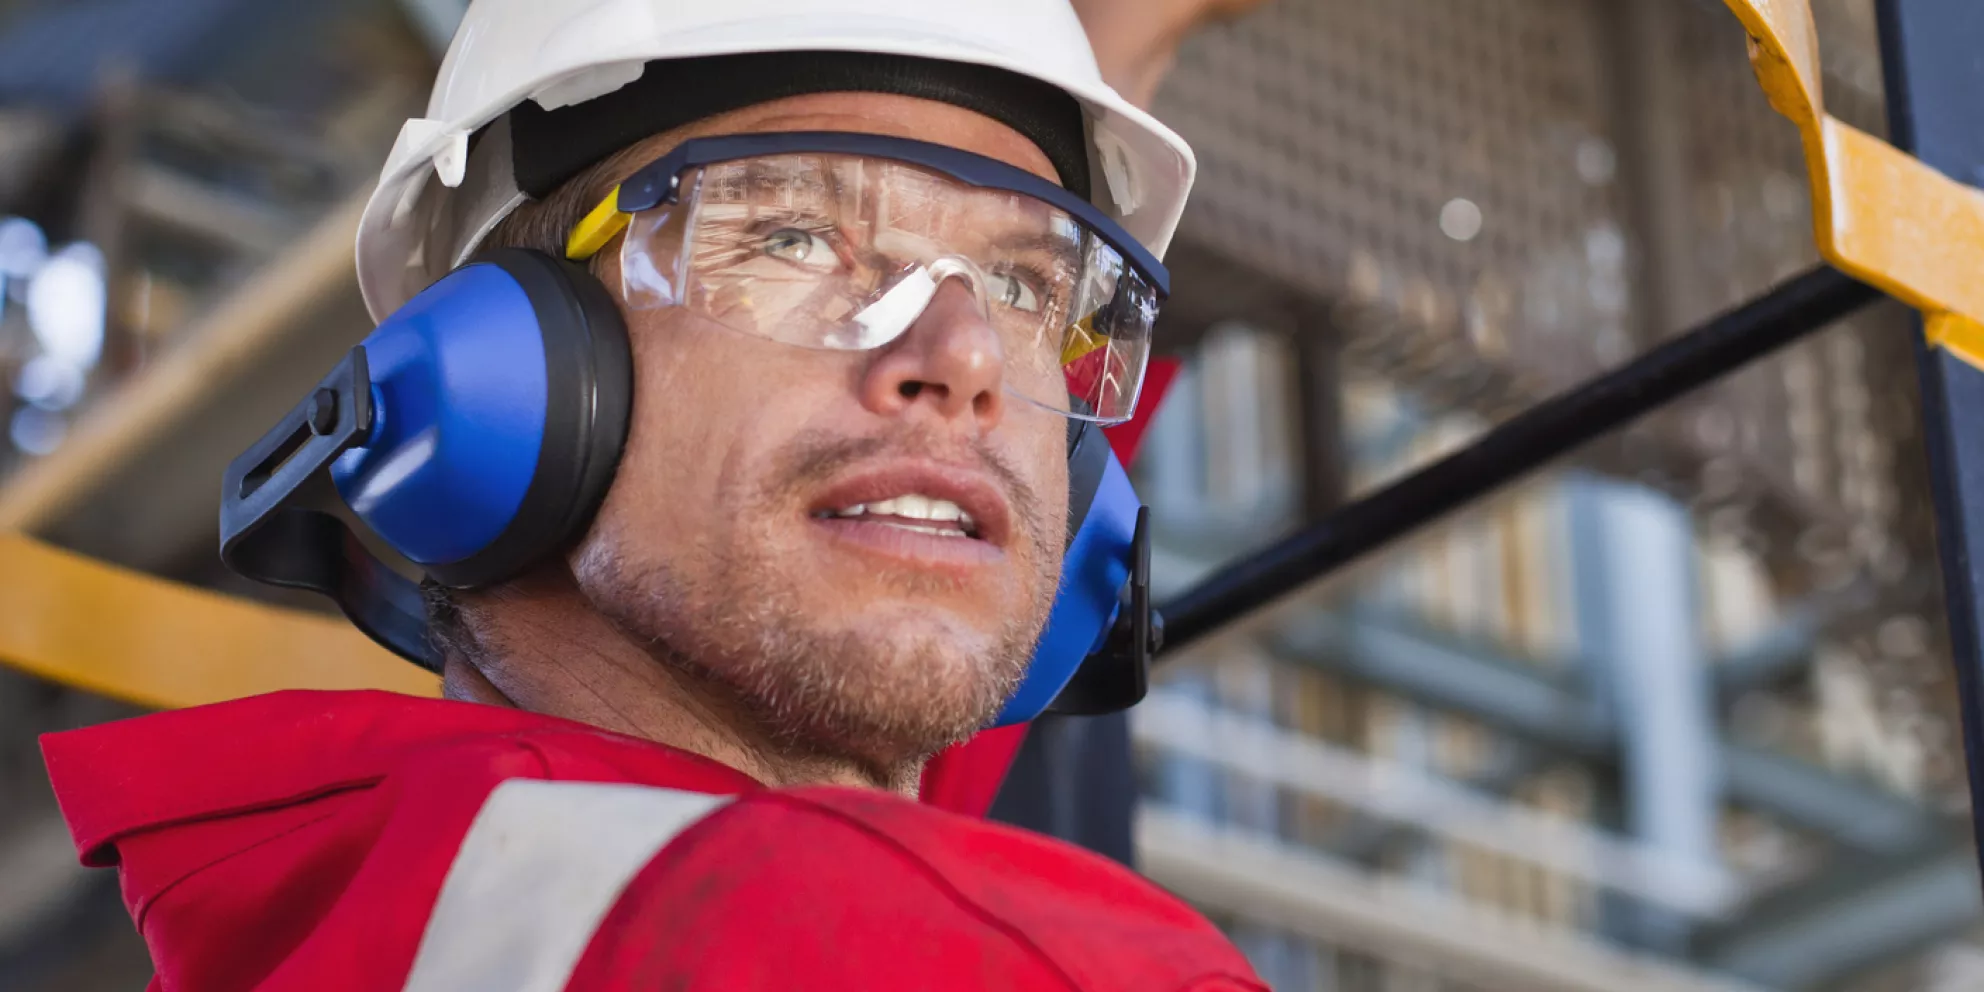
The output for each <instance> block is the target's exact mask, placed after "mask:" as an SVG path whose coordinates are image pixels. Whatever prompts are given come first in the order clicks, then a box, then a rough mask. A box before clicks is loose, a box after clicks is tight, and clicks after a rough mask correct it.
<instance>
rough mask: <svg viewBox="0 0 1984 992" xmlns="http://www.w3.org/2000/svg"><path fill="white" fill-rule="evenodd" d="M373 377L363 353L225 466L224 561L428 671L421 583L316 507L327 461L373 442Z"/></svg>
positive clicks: (432, 667) (431, 658)
mask: <svg viewBox="0 0 1984 992" xmlns="http://www.w3.org/2000/svg"><path fill="white" fill-rule="evenodd" d="M374 414H375V411H374V409H373V405H372V378H371V374H370V371H369V367H368V365H367V363H366V359H365V349H364V348H363V347H357V348H353V349H352V350H351V353H350V354H348V355H346V356H345V358H344V360H343V361H341V362H339V363H338V366H337V368H335V369H333V370H332V371H331V374H330V375H328V376H326V377H325V378H324V380H323V381H322V382H320V383H318V384H317V388H316V389H314V390H312V391H311V393H310V395H309V396H308V397H305V398H304V400H303V402H301V403H299V404H297V406H296V407H295V408H294V409H292V410H290V411H289V413H288V414H287V415H286V416H284V417H283V419H282V421H281V422H280V423H278V424H277V425H276V426H275V428H274V429H273V430H271V431H269V432H268V433H267V434H265V435H263V436H262V438H261V440H259V441H256V442H255V443H254V444H253V445H252V446H250V447H249V449H248V450H247V451H246V452H244V453H243V454H242V455H241V456H240V457H238V458H236V459H235V460H234V461H233V462H232V463H230V464H229V465H228V467H227V475H226V480H225V482H224V483H223V485H224V490H223V491H222V493H221V503H220V533H221V551H220V554H221V560H222V561H224V562H225V563H226V564H227V566H228V567H229V568H230V569H233V570H234V571H235V572H236V573H238V574H240V575H243V576H246V577H248V578H251V579H254V580H256V581H258V582H266V583H268V584H270V585H277V586H287V587H289V588H294V589H308V590H310V591H312V592H317V593H322V594H323V595H325V596H328V597H330V599H331V600H332V601H333V602H335V603H337V604H338V608H339V609H340V610H342V611H344V615H345V616H346V617H348V618H349V619H350V620H351V622H352V623H353V624H354V625H356V626H357V627H358V628H359V630H361V631H363V632H364V633H365V634H366V635H367V636H369V637H371V638H372V639H373V640H374V641H377V642H379V643H380V644H383V645H385V646H386V647H388V648H390V649H391V650H392V651H393V652H394V653H396V654H398V655H400V656H401V657H403V658H406V659H407V660H408V661H411V662H413V663H414V664H417V665H419V666H421V667H422V668H425V669H427V670H429V671H434V672H438V671H439V670H440V666H439V663H438V659H437V658H436V657H435V654H434V651H433V648H432V646H431V645H430V644H429V642H428V638H427V619H426V605H425V601H424V598H423V597H422V595H421V591H420V586H419V584H418V583H416V582H414V581H413V580H411V579H408V578H406V577H405V576H402V575H400V574H399V573H397V572H395V571H393V570H392V569H390V568H388V567H387V566H386V565H385V563H383V562H381V561H380V560H379V559H378V558H377V557H376V556H374V555H373V554H372V553H371V552H370V551H369V550H367V549H366V547H365V546H364V545H363V544H362V543H360V542H359V540H358V538H357V536H356V535H354V534H353V533H352V531H351V528H350V527H348V526H347V525H346V524H345V522H344V521H343V520H341V519H339V518H338V517H337V516H335V515H333V514H331V513H329V512H326V511H325V510H322V509H318V508H315V506H317V505H321V504H320V503H316V502H315V500H314V499H313V498H314V497H323V496H325V491H326V490H328V489H329V488H330V479H329V472H328V470H329V468H330V466H331V463H332V462H334V461H336V460H337V459H338V456H340V455H342V454H344V453H345V452H346V451H348V450H350V449H351V448H353V447H355V446H358V445H361V444H363V443H365V441H366V440H367V439H368V438H369V437H370V436H371V434H372V425H373V417H374Z"/></svg>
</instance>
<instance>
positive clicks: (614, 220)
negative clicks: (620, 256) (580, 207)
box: [565, 186, 634, 262]
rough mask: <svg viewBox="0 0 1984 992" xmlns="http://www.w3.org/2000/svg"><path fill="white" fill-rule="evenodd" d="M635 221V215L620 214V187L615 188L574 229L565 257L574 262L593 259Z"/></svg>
mask: <svg viewBox="0 0 1984 992" xmlns="http://www.w3.org/2000/svg"><path fill="white" fill-rule="evenodd" d="M633 219H634V215H633V214H625V213H621V212H620V187H618V186H615V187H613V191H612V192H610V193H608V194H606V199H604V200H601V201H599V206H597V207H594V208H592V213H589V214H587V215H586V216H585V219H584V220H581V221H579V224H578V226H577V227H574V228H572V236H571V238H569V239H568V240H566V242H565V257H566V258H569V259H571V260H572V261H574V262H583V261H586V260H587V259H590V258H592V257H593V256H594V255H597V254H599V252H600V249H602V248H605V247H606V243H607V242H609V241H612V240H613V238H614V236H615V235H617V234H619V233H620V232H621V231H624V230H626V229H627V225H628V223H630V222H631V221H633Z"/></svg>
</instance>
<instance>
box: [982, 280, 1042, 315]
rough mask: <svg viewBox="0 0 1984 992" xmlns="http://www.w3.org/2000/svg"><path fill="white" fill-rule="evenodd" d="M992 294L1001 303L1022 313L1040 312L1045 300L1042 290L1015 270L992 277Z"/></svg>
mask: <svg viewBox="0 0 1984 992" xmlns="http://www.w3.org/2000/svg"><path fill="white" fill-rule="evenodd" d="M991 283H992V286H991V289H992V295H993V298H994V299H995V300H997V301H998V303H999V305H1000V306H1002V307H1005V308H1006V309H1008V310H1018V311H1019V312H1021V313H1039V312H1040V308H1041V305H1042V303H1043V301H1042V300H1041V293H1040V290H1038V289H1036V288H1035V287H1034V285H1033V284H1032V283H1031V282H1028V281H1027V279H1026V277H1024V276H1022V275H1020V274H1018V273H1013V272H1004V273H999V274H997V275H994V276H993V277H992V279H991Z"/></svg>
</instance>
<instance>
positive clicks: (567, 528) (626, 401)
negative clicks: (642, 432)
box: [331, 249, 633, 588]
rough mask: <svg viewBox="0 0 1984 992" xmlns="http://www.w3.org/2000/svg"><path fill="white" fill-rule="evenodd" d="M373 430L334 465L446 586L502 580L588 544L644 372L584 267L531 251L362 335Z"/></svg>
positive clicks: (483, 263)
mask: <svg viewBox="0 0 1984 992" xmlns="http://www.w3.org/2000/svg"><path fill="white" fill-rule="evenodd" d="M363 347H364V349H365V354H366V357H367V359H368V360H369V362H370V364H371V378H372V394H373V403H374V406H375V407H376V409H377V415H376V422H375V425H374V427H373V429H372V432H371V434H370V436H369V437H367V438H366V439H365V440H364V441H363V442H362V444H361V445H360V446H359V447H357V448H354V449H353V450H351V451H349V452H347V453H346V454H345V455H343V456H342V457H341V458H339V459H338V461H337V462H336V463H335V464H334V465H333V466H332V468H331V477H332V480H333V481H334V482H336V484H337V488H338V493H339V495H341V496H342V497H343V498H344V501H345V503H346V504H347V505H349V506H350V507H351V509H352V511H353V512H354V513H356V514H357V516H358V518H359V519H360V520H362V521H364V522H365V525H366V526H367V527H368V528H370V529H371V530H372V531H373V532H374V533H376V534H378V535H379V536H380V537H381V538H383V539H384V540H385V541H386V543H387V544H389V545H391V546H392V547H393V549H394V550H396V551H398V552H400V553H401V554H403V555H405V556H406V557H407V558H408V559H409V560H411V561H412V562H414V563H415V564H417V565H419V566H420V567H421V568H422V569H424V570H425V571H426V572H427V574H428V575H429V576H430V577H432V578H433V579H434V580H435V581H437V582H440V583H441V584H443V585H447V586H454V587H457V588H470V587H474V586H479V585H485V584H488V583H492V582H498V581H501V580H503V579H505V578H508V577H510V576H513V575H515V574H517V573H518V572H520V571H522V570H523V569H525V568H526V567H528V566H529V565H530V564H531V563H533V562H535V561H537V560H538V559H540V558H542V557H543V556H545V555H547V554H550V553H552V552H554V551H556V550H558V549H559V548H560V547H561V546H563V545H564V544H565V543H566V542H568V541H570V540H572V539H574V538H575V537H577V536H578V534H579V533H580V532H581V530H582V529H583V528H584V527H585V526H586V524H587V523H588V522H589V521H590V519H591V516H592V513H593V511H594V510H596V509H597V508H598V506H599V503H600V501H601V500H602V499H604V498H605V495H606V489H607V487H608V486H609V485H610V484H611V483H612V480H613V471H614V469H615V468H616V467H617V465H618V463H619V460H620V451H621V448H622V446H623V445H624V444H625V443H626V439H627V418H628V415H629V411H630V409H631V403H632V396H633V382H632V368H633V362H632V358H631V356H630V354H629V351H628V343H627V331H626V328H625V325H624V324H623V323H622V321H621V317H620V313H619V310H618V309H617V308H616V307H615V306H614V304H613V300H612V298H611V297H610V296H608V295H607V292H606V290H605V288H604V287H602V286H601V285H600V284H599V282H598V280H596V279H594V278H592V277H591V275H590V274H588V273H586V272H585V270H584V269H582V268H581V267H579V266H577V265H574V264H572V263H569V262H564V261H560V260H557V259H553V258H551V257H550V256H547V255H544V254H541V253H538V252H532V251H522V250H514V249H512V250H504V251H499V252H493V253H491V254H489V255H488V256H486V257H484V258H483V259H481V260H479V261H478V262H476V263H475V264H472V265H469V266H466V267H464V268H461V269H457V270H455V271H454V272H452V273H450V274H449V275H447V276H446V277H444V278H442V279H441V280H440V281H439V282H437V283H435V284H434V285H433V286H430V287H428V289H427V290H426V291H425V292H422V293H421V294H420V295H419V296H417V297H415V298H414V299H413V300H412V301H410V302H408V303H407V305H406V306H404V307H402V308H401V309H400V310H399V311H398V312H397V313H395V314H393V316H392V317H390V318H388V319H387V320H386V322H385V323H383V324H381V325H379V328H378V329H377V330H375V331H373V332H372V335H371V336H370V337H368V338H366V340H365V343H364V345H363Z"/></svg>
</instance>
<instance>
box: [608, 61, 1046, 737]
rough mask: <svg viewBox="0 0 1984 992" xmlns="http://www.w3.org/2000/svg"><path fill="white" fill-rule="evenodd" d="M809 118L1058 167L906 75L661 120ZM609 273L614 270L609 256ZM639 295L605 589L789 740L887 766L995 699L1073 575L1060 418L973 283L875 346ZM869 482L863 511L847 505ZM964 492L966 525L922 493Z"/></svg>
mask: <svg viewBox="0 0 1984 992" xmlns="http://www.w3.org/2000/svg"><path fill="white" fill-rule="evenodd" d="M816 130H844V131H864V132H870V133H876V134H885V135H895V136H901V137H914V138H918V139H921V140H924V141H932V142H937V143H940V144H945V145H949V146H952V147H955V148H960V149H964V150H966V151H971V152H975V153H978V154H980V155H985V156H988V157H991V158H996V159H1000V160H1003V161H1006V162H1008V163H1011V164H1013V165H1016V166H1019V167H1021V168H1024V169H1027V170H1029V171H1032V172H1034V173H1037V174H1040V175H1042V176H1045V177H1047V178H1050V179H1051V178H1053V177H1054V173H1053V170H1052V168H1051V166H1050V165H1049V164H1048V162H1047V159H1046V157H1045V156H1044V155H1043V154H1042V153H1041V152H1040V151H1039V150H1038V149H1037V148H1036V147H1035V146H1034V145H1032V144H1031V143H1030V142H1028V141H1027V140H1026V139H1025V138H1023V137H1021V136H1020V135H1019V134H1018V133H1017V132H1014V131H1012V130H1010V129H1009V128H1007V127H1005V126H1004V125H1001V124H998V123H996V122H994V121H992V120H991V119H989V118H985V117H982V116H979V115H977V114H974V113H972V112H970V111H966V110H962V109H959V108H955V107H951V106H949V105H945V104H939V103H933V102H928V101H923V100H917V99H913V98H908V97H898V96H886V95H875V94H820V95H814V96H807V97H799V98H794V99H790V100H783V101H779V102H777V103H771V104H764V105H761V106H758V107H754V108H749V109H747V110H744V111H739V112H736V113H733V114H728V115H725V116H724V117H722V118H718V119H715V120H712V121H708V122H704V123H703V124H701V125H698V126H697V127H695V128H694V129H693V130H691V131H688V132H685V133H680V134H676V135H672V136H671V138H672V139H674V140H681V139H682V138H684V137H689V136H694V135H696V134H718V133H745V132H759V131H816ZM663 150H665V146H663V145H656V146H655V147H654V148H653V152H654V154H656V155H658V154H660V153H661V152H662V151H663ZM637 164H638V163H637ZM616 250H617V249H616V248H609V249H608V252H609V253H611V252H613V251H616ZM608 268H609V269H613V268H614V267H613V266H610V265H609V266H608ZM606 278H607V282H608V285H609V286H611V287H614V288H616V289H617V288H618V276H617V271H609V272H607V273H606ZM628 317H629V321H628V330H629V332H630V334H631V336H632V341H633V352H634V359H635V376H634V378H635V393H634V395H635V402H634V419H633V425H632V429H631V431H630V433H629V437H628V442H627V448H626V454H625V456H624V458H623V459H622V461H621V464H620V469H619V475H618V477H617V479H616V481H615V483H614V485H613V488H612V490H611V492H610V493H609V494H608V497H607V499H606V502H605V505H604V506H603V508H602V509H601V511H600V514H599V516H598V519H597V521H596V522H595V523H594V525H593V528H592V530H591V532H590V533H589V534H588V535H587V537H586V538H585V540H584V541H583V542H582V543H581V544H580V546H579V547H578V548H577V549H575V551H574V552H573V556H572V565H573V571H574V574H575V575H576V577H577V579H578V582H579V586H580V588H581V589H582V590H583V591H584V593H585V594H586V596H587V597H588V598H589V599H590V600H591V601H592V603H593V604H594V605H595V606H596V607H597V608H598V609H599V610H600V611H601V612H602V613H604V614H606V615H607V616H608V617H610V618H612V619H613V620H614V621H615V622H616V623H617V624H618V625H619V626H620V627H621V628H622V630H623V631H624V632H625V633H627V634H628V635H629V636H631V637H633V638H636V639H638V640H639V641H641V642H643V643H644V644H646V645H648V646H649V648H650V653H652V654H653V655H654V656H655V657H656V658H657V659H658V660H660V661H661V662H662V663H664V664H674V665H681V666H684V667H686V668H687V669H688V670H690V671H691V672H692V673H693V674H694V675H696V676H698V677H701V678H704V679H706V680H708V681H709V682H710V683H713V684H714V685H716V686H718V687H720V688H721V689H722V690H724V691H725V692H726V693H727V694H728V695H730V696H731V697H734V700H735V701H736V702H737V703H738V704H739V705H741V706H742V707H744V708H745V709H746V711H747V712H748V713H749V714H750V715H751V716H752V717H753V718H755V719H756V720H758V721H759V722H760V723H761V724H762V725H763V727H764V729H765V730H766V731H768V732H769V733H771V734H772V735H774V737H775V738H776V739H777V740H778V741H779V743H781V744H782V745H784V746H789V747H792V748H795V749H799V750H801V751H806V752H813V753H818V754H821V755H832V756H845V757H851V758H853V759H855V760H857V761H860V762H863V763H864V764H866V765H868V766H869V767H871V768H873V769H875V770H877V771H884V770H889V769H893V768H895V767H897V766H900V765H901V764H902V763H903V762H906V761H912V760H915V759H917V758H920V757H923V756H925V755H927V754H929V753H931V752H933V751H935V750H937V749H938V748H940V747H942V746H943V745H945V744H946V743H949V742H951V741H953V740H956V739H959V738H961V737H963V736H965V735H967V734H969V733H970V732H971V731H973V730H975V729H976V728H978V727H979V726H982V725H983V724H984V723H985V722H986V721H987V720H989V719H990V718H991V716H992V715H993V714H994V713H996V712H997V710H998V708H999V706H1000V705H1001V704H1002V702H1003V701H1004V699H1005V697H1006V696H1007V695H1008V694H1009V692H1010V690H1011V688H1012V687H1013V685H1014V683H1015V681H1016V680H1017V678H1018V677H1019V675H1020V674H1021V673H1022V671H1023V670H1024V668H1025V665H1026V662H1027V659H1028V658H1029V657H1030V656H1031V654H1032V651H1033V647H1034V643H1035V641H1036V640H1037V639H1038V636H1039V633H1040V630H1041V627H1042V625H1043V624H1044V623H1045V621H1046V618H1047V614H1048V611H1049V609H1050V608H1051V606H1052V603H1053V599H1054V594H1055V590H1056V586H1057V583H1058V581H1059V575H1060V568H1061V556H1062V548H1063V543H1064V541H1065V538H1066V526H1067V525H1066V518H1067V498H1068V492H1067V489H1068V479H1067V421H1066V420H1065V419H1063V418H1061V417H1059V416H1057V415H1055V414H1053V413H1050V412H1047V411H1044V410H1041V409H1038V408H1036V407H1034V406H1032V405H1031V404H1028V403H1025V402H1023V401H1019V400H1015V399H1013V398H1011V397H1010V396H1009V395H1008V394H1007V392H1006V389H1005V382H1004V378H1003V377H1004V376H1005V374H1006V372H1005V369H1006V365H1007V362H1006V356H1005V354H1004V351H1003V347H1004V346H1003V345H1002V343H1001V338H1000V335H999V334H998V332H997V331H995V330H994V329H992V328H991V327H989V326H987V324H986V323H985V321H984V320H983V319H982V318H981V317H980V311H979V310H978V309H976V308H975V307H974V306H973V305H972V302H971V299H970V296H969V294H968V292H967V291H966V290H965V289H964V288H963V287H962V286H960V285H958V284H956V283H950V284H947V285H946V286H945V288H944V289H943V290H941V291H940V292H939V294H938V296H937V297H936V299H935V300H934V301H933V302H932V304H931V305H930V307H929V308H928V309H927V310H926V311H925V313H924V314H923V316H922V317H921V318H920V319H919V320H918V321H917V322H916V323H915V324H914V325H913V326H912V327H911V328H910V329H909V331H908V332H907V333H905V334H904V335H903V336H902V337H901V338H899V339H897V340H895V341H894V342H892V343H890V344H889V345H887V346H884V347H883V348H880V349H877V350H875V351H869V352H838V351H822V350H811V349H805V348H799V347H794V346H791V345H785V344H779V343H775V342H773V341H769V340H765V339H763V338H759V337H753V336H750V335H747V334H743V333H739V332H737V331H734V330H730V329H726V328H724V327H721V326H719V325H717V324H715V323H712V322H710V321H708V320H706V319H704V318H701V317H698V316H696V315H694V314H692V313H690V312H688V311H686V310H683V309H679V308H668V309H661V310H642V311H636V312H632V313H630V314H629V315H628ZM890 501H894V502H893V504H891V502H890ZM924 501H928V502H924ZM856 506H866V507H869V508H871V512H868V513H866V514H863V515H860V516H846V515H844V514H846V513H847V512H848V511H850V510H851V509H852V508H854V507H856ZM877 507H879V508H880V509H881V510H883V511H884V513H883V514H880V515H878V514H877V513H875V512H873V508H877ZM952 507H955V508H957V509H959V510H962V511H963V512H964V513H965V514H968V515H969V517H970V518H971V521H972V522H973V524H972V526H971V527H970V533H969V534H967V535H963V536H960V535H959V534H958V533H949V534H946V533H932V532H931V531H932V530H933V529H934V530H936V531H939V532H942V531H960V530H962V529H963V528H962V527H961V525H960V523H958V522H955V521H947V520H942V519H934V520H932V519H924V520H916V519H911V518H914V517H917V516H934V517H938V518H942V517H946V516H950V515H951V514H950V513H949V512H948V511H949V510H950V509H951V508H952ZM933 510H934V511H935V512H934V513H933V512H932V511H933Z"/></svg>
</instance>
